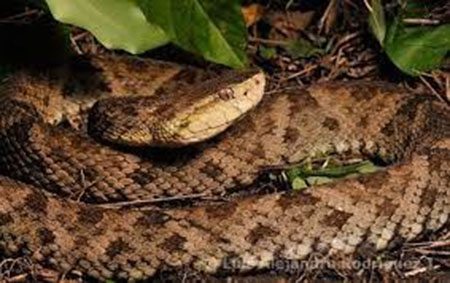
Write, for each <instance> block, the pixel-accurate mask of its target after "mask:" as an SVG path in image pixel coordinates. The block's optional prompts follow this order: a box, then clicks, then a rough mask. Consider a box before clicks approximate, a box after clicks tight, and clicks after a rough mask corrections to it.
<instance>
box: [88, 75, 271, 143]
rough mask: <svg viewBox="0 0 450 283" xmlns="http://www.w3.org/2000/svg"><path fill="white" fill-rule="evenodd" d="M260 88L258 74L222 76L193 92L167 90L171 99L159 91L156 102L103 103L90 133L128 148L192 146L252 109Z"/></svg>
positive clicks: (93, 117) (95, 111)
mask: <svg viewBox="0 0 450 283" xmlns="http://www.w3.org/2000/svg"><path fill="white" fill-rule="evenodd" d="M264 86H265V77H264V73H263V72H261V71H257V70H251V71H246V72H240V73H236V72H233V71H228V72H224V73H223V74H221V76H220V77H218V78H215V79H211V80H207V81H204V82H198V84H197V85H195V86H183V87H182V88H179V89H174V88H171V91H172V92H171V93H169V92H168V91H167V90H162V91H159V92H160V93H158V96H163V97H162V98H155V99H152V98H149V97H146V96H135V97H126V98H121V99H119V100H117V98H113V99H106V100H103V101H99V102H98V103H97V104H96V105H95V106H94V108H93V110H92V112H91V113H92V114H91V115H90V117H89V129H90V133H91V135H93V136H96V137H97V138H100V139H102V140H106V141H108V142H112V143H117V144H124V145H133V146H165V147H167V146H172V147H178V146H185V145H187V144H192V143H198V142H201V141H204V140H206V139H209V138H211V137H214V136H216V135H217V134H218V133H220V132H222V131H224V130H225V129H226V128H228V127H229V126H230V125H232V124H233V123H234V122H235V121H236V120H237V119H239V118H241V117H243V116H244V115H245V114H246V113H247V112H248V111H249V110H250V109H252V108H254V107H255V106H256V105H257V104H258V103H259V102H260V101H261V98H262V97H263V94H264ZM174 94H176V95H174ZM143 117H145V118H143Z"/></svg>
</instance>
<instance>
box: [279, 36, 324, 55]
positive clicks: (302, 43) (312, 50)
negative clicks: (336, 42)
mask: <svg viewBox="0 0 450 283" xmlns="http://www.w3.org/2000/svg"><path fill="white" fill-rule="evenodd" d="M283 47H284V49H285V50H286V52H287V53H289V55H290V56H291V57H292V58H293V59H298V58H308V57H312V56H317V55H322V54H324V53H325V50H323V49H321V48H317V47H315V46H314V45H312V44H311V43H310V42H309V41H307V40H304V39H297V40H293V41H289V42H288V43H287V44H286V45H285V46H283Z"/></svg>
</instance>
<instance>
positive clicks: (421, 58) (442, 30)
mask: <svg viewBox="0 0 450 283" xmlns="http://www.w3.org/2000/svg"><path fill="white" fill-rule="evenodd" d="M384 49H385V51H386V53H387V54H388V56H389V58H390V59H391V60H392V62H393V63H394V64H395V65H396V66H397V67H398V68H399V69H400V70H402V71H403V72H405V73H407V74H409V75H413V76H417V75H420V74H422V73H423V72H427V71H430V70H433V69H435V68H438V67H439V66H440V65H441V63H442V62H443V60H444V59H445V57H446V55H447V53H448V52H449V51H450V25H441V26H437V27H425V26H417V27H404V26H403V25H401V24H400V23H399V21H398V20H397V21H395V22H394V23H392V24H391V25H390V27H389V29H388V34H387V36H386V40H385V42H384Z"/></svg>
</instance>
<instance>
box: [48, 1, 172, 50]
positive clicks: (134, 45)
mask: <svg viewBox="0 0 450 283" xmlns="http://www.w3.org/2000/svg"><path fill="white" fill-rule="evenodd" d="M46 1H47V4H48V6H49V8H50V11H51V12H52V14H53V16H54V17H55V18H56V19H57V20H59V21H61V22H63V23H68V24H73V25H76V26H80V27H83V28H85V29H87V30H89V31H90V32H91V33H92V34H94V36H95V37H96V38H97V39H98V40H99V41H100V42H101V43H102V44H103V45H104V46H105V47H107V48H111V49H123V50H126V51H128V52H131V53H141V52H144V51H147V50H149V49H152V48H155V47H158V46H161V45H164V44H166V43H167V42H168V38H167V36H166V35H165V34H164V32H163V31H162V30H161V29H160V28H159V27H158V26H155V25H152V24H150V23H149V22H148V21H147V19H146V17H145V16H144V14H143V12H142V10H141V9H140V8H139V6H138V5H137V4H136V2H135V1H133V0H46Z"/></svg>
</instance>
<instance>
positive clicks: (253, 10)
mask: <svg viewBox="0 0 450 283" xmlns="http://www.w3.org/2000/svg"><path fill="white" fill-rule="evenodd" d="M241 11H242V15H243V16H244V21H245V25H246V26H247V27H249V26H252V25H254V24H255V23H257V22H258V21H259V20H261V18H262V17H263V15H264V7H263V6H261V5H259V4H251V5H248V6H245V7H242V9H241Z"/></svg>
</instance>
